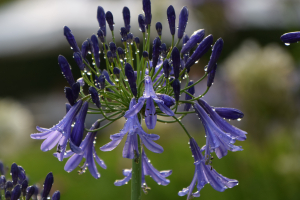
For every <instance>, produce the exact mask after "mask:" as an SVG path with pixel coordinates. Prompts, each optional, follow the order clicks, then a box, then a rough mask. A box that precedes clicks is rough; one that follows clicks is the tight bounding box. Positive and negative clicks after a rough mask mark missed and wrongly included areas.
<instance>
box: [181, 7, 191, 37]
mask: <svg viewBox="0 0 300 200" xmlns="http://www.w3.org/2000/svg"><path fill="white" fill-rule="evenodd" d="M188 18H189V11H188V9H187V7H186V6H184V7H183V8H182V9H181V11H180V14H179V24H178V38H179V39H181V38H182V37H183V34H184V32H185V28H186V25H187V22H188Z"/></svg>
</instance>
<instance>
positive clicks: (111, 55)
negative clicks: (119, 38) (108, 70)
mask: <svg viewBox="0 0 300 200" xmlns="http://www.w3.org/2000/svg"><path fill="white" fill-rule="evenodd" d="M106 55H107V58H108V61H109V62H113V61H114V58H113V54H112V52H111V51H110V50H108V51H107V54H106Z"/></svg>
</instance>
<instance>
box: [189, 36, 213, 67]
mask: <svg viewBox="0 0 300 200" xmlns="http://www.w3.org/2000/svg"><path fill="white" fill-rule="evenodd" d="M190 40H191V39H190ZM190 40H189V41H190ZM212 43H213V36H212V35H209V36H207V37H206V38H204V39H203V41H202V42H201V43H200V44H199V45H198V47H197V49H196V50H195V51H194V53H193V54H192V55H191V57H190V58H189V59H188V60H187V62H186V64H185V68H187V71H188V72H189V71H190V68H191V66H192V65H194V63H195V62H196V61H197V60H199V59H200V58H201V57H202V56H203V55H204V54H205V53H206V52H207V51H208V50H209V49H210V46H211V45H212ZM186 45H187V44H186Z"/></svg>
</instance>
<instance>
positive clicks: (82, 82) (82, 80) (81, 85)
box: [76, 77, 85, 87]
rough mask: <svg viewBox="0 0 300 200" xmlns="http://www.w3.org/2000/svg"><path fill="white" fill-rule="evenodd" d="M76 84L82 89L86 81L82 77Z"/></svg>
mask: <svg viewBox="0 0 300 200" xmlns="http://www.w3.org/2000/svg"><path fill="white" fill-rule="evenodd" d="M76 83H79V85H80V87H83V86H84V84H85V82H84V79H83V78H82V77H81V78H79V79H77V81H76Z"/></svg>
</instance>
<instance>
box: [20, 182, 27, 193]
mask: <svg viewBox="0 0 300 200" xmlns="http://www.w3.org/2000/svg"><path fill="white" fill-rule="evenodd" d="M27 187H28V181H27V180H24V181H23V183H22V185H21V191H22V194H23V196H25V195H26V189H27Z"/></svg>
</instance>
